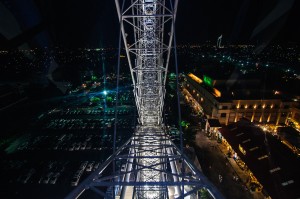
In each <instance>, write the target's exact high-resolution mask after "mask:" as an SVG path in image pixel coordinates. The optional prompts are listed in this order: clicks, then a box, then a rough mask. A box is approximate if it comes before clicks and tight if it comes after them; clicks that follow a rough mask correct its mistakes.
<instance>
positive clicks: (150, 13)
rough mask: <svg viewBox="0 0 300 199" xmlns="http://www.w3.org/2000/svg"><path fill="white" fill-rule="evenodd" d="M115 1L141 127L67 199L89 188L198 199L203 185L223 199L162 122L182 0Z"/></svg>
mask: <svg viewBox="0 0 300 199" xmlns="http://www.w3.org/2000/svg"><path fill="white" fill-rule="evenodd" d="M120 1H122V3H121V4H120V3H119V2H120ZM115 4H116V8H117V12H118V18H119V22H120V29H121V30H120V31H121V32H120V35H122V39H123V42H124V47H125V51H126V56H127V59H128V63H129V67H130V73H131V77H132V82H133V86H134V90H133V92H134V96H135V101H136V106H137V110H138V115H139V118H138V119H139V125H138V126H137V127H136V129H135V132H134V134H133V136H132V137H131V138H130V139H129V140H128V141H127V142H126V143H125V144H124V145H123V146H121V147H120V148H119V149H118V150H116V149H115V148H114V154H113V155H112V156H110V158H108V160H107V161H105V162H104V164H103V165H102V166H101V167H100V168H99V169H98V170H96V171H95V172H94V173H93V174H91V175H90V176H89V177H88V178H87V179H86V180H84V181H83V182H82V183H81V184H80V185H79V186H78V187H77V188H76V189H74V190H73V192H71V193H70V194H69V195H68V196H67V197H66V199H73V198H81V197H82V198H85V194H86V193H87V192H89V191H93V192H95V193H96V194H98V195H99V196H101V197H103V198H121V199H127V198H130V199H146V198H147V199H169V198H190V199H194V198H198V190H199V189H200V188H202V189H206V190H207V191H208V192H209V193H210V194H211V197H212V198H223V197H222V195H221V194H220V193H219V192H218V191H217V190H216V189H215V187H214V186H213V185H212V184H211V183H210V182H209V181H208V180H207V178H206V177H205V176H204V175H203V174H202V173H201V172H200V171H199V170H198V169H197V168H196V167H195V166H194V164H193V163H192V162H190V160H189V159H188V158H187V157H186V156H185V155H184V154H183V153H182V151H181V150H182V147H181V150H179V148H177V146H176V145H175V144H174V143H173V142H172V141H171V139H170V138H169V136H168V135H167V133H166V131H167V130H166V129H165V126H164V124H163V119H162V118H163V117H162V113H163V106H164V97H165V84H166V79H167V71H168V65H169V59H170V55H171V50H172V48H173V46H172V44H174V45H175V39H174V38H175V36H174V30H175V28H174V24H175V16H176V12H177V5H178V0H115ZM165 33H167V34H165ZM173 41H174V42H173ZM119 48H121V46H119ZM119 54H120V52H119ZM119 63H120V60H119V62H118V66H119ZM116 105H117V102H116ZM115 117H117V115H115ZM116 120H117V118H116ZM115 131H116V127H115ZM115 136H116V135H115V134H114V141H115ZM181 138H182V133H181ZM114 146H115V142H114ZM181 146H182V143H181Z"/></svg>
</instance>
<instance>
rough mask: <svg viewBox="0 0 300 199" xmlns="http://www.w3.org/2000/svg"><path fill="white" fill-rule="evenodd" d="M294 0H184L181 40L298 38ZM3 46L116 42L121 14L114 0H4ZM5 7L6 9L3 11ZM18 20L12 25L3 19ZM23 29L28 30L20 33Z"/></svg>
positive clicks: (179, 25)
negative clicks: (118, 14)
mask: <svg viewBox="0 0 300 199" xmlns="http://www.w3.org/2000/svg"><path fill="white" fill-rule="evenodd" d="M299 8H300V3H299V1H295V0H277V1H272V0H266V1H263V2H261V1H259V0H243V1H240V0H231V1H221V0H214V1H208V0H180V1H179V6H178V15H177V22H176V35H177V43H178V44H184V43H199V44H201V43H204V42H205V41H208V40H210V41H212V42H214V41H217V38H218V37H219V36H220V35H221V34H222V35H223V43H224V44H234V43H254V44H258V45H259V44H260V43H267V44H268V43H270V42H279V43H282V42H284V43H285V42H296V43H299V42H300V40H299V35H300V31H299V28H298V27H297V26H298V22H297V20H298V19H299V18H300V13H299V12H298V11H299ZM0 11H2V14H1V18H2V19H1V20H0V47H1V48H3V46H4V47H5V46H9V47H10V48H15V47H16V46H17V45H19V44H21V43H22V42H23V41H29V42H28V44H29V46H30V47H43V46H57V45H58V46H63V47H69V48H73V47H75V48H77V47H91V48H99V47H100V48H101V47H108V46H117V40H118V31H119V30H118V28H119V27H118V20H117V13H116V8H115V5H114V1H113V0H101V1H98V0H64V1H58V0H55V1H51V0H45V1H43V2H37V1H34V0H27V1H25V0H19V1H7V0H0ZM3 11H5V12H3ZM7 23H9V24H14V25H10V27H7V26H5V24H7ZM22 32H23V33H24V32H25V33H26V34H23V35H25V36H23V37H22V36H21V37H20V36H19V37H18V35H20V34H22Z"/></svg>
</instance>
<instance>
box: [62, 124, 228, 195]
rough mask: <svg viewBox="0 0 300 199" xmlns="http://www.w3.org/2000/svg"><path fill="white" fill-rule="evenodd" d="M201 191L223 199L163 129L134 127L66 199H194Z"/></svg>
mask: <svg viewBox="0 0 300 199" xmlns="http://www.w3.org/2000/svg"><path fill="white" fill-rule="evenodd" d="M144 133H147V135H148V136H150V137H151V136H152V135H153V136H155V137H156V138H157V139H156V141H151V142H150V143H148V141H147V140H148V138H147V137H143V136H141V134H144ZM143 143H147V145H143ZM113 163H116V164H117V165H119V168H118V170H117V171H116V172H115V173H112V172H111V168H112V164H113ZM124 166H125V167H124ZM105 174H106V175H105ZM201 188H205V189H207V190H208V191H209V193H210V194H211V196H212V198H223V197H222V196H221V195H220V194H219V192H218V191H217V190H216V189H215V188H214V186H213V185H212V184H211V183H210V182H209V181H208V180H207V178H206V177H205V176H204V175H203V174H202V173H201V172H200V171H198V169H197V168H196V167H195V166H194V164H193V163H192V162H190V160H189V159H188V158H187V157H186V156H185V155H184V154H182V153H181V151H180V150H179V148H178V147H177V146H176V145H175V144H174V143H173V142H172V141H171V140H170V138H169V136H167V135H166V133H165V129H164V128H163V127H161V126H159V127H157V126H151V127H149V126H148V127H144V126H138V127H137V129H136V132H135V133H134V135H133V136H132V137H131V138H130V139H129V140H128V141H127V142H126V143H125V144H124V145H123V146H121V147H120V148H119V149H118V150H117V151H116V153H115V154H113V155H112V156H111V157H110V158H108V160H107V161H105V163H104V164H103V165H102V166H101V167H100V168H99V169H98V170H96V171H95V172H94V173H93V174H91V175H90V176H89V177H88V178H87V179H86V180H84V181H83V182H82V183H81V184H80V185H79V186H78V187H77V188H76V189H74V190H73V192H71V193H70V194H69V195H68V196H67V197H66V199H73V198H81V197H82V198H85V194H86V193H87V192H90V191H93V192H95V193H96V194H98V195H99V196H102V197H103V198H113V196H115V197H117V196H118V197H120V198H128V196H131V197H132V198H138V199H141V198H153V199H156V198H186V197H187V198H198V190H199V189H201ZM109 190H112V191H111V192H110V191H109ZM113 192H114V194H113Z"/></svg>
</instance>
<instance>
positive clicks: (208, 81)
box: [203, 75, 213, 87]
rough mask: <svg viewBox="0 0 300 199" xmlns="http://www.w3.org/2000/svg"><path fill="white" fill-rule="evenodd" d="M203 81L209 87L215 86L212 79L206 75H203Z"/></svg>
mask: <svg viewBox="0 0 300 199" xmlns="http://www.w3.org/2000/svg"><path fill="white" fill-rule="evenodd" d="M203 81H204V83H205V84H206V85H207V86H210V87H212V86H213V85H212V82H213V81H212V79H211V78H210V77H208V76H206V75H203Z"/></svg>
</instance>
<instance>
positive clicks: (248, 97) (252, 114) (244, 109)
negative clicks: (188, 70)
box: [183, 74, 297, 125]
mask: <svg viewBox="0 0 300 199" xmlns="http://www.w3.org/2000/svg"><path fill="white" fill-rule="evenodd" d="M191 76H195V77H196V78H198V79H200V80H201V81H203V82H201V83H198V82H199V81H195V79H196V78H195V77H194V78H191ZM234 81H235V82H234ZM229 84H231V85H234V84H235V85H234V86H231V89H228V88H227V87H226V86H228V85H229ZM259 84H260V81H259V80H256V79H237V80H224V79H220V80H218V79H213V78H211V77H209V76H207V75H203V80H202V79H201V77H197V76H196V75H194V74H193V75H190V74H189V75H187V76H186V79H185V81H184V83H183V86H184V87H185V88H186V89H187V90H188V91H189V92H190V93H191V95H192V96H193V97H194V99H196V100H197V99H201V101H200V100H198V101H199V103H200V105H201V107H202V108H203V110H204V113H205V115H207V116H208V118H217V119H219V121H220V123H221V124H226V125H227V124H229V123H234V122H237V121H239V120H240V119H241V118H246V119H248V120H249V121H251V122H260V123H271V124H283V123H285V122H286V120H287V119H288V117H289V115H295V114H293V110H295V109H293V107H295V106H296V105H297V102H294V101H292V100H287V99H285V98H284V96H283V95H282V94H281V93H278V92H276V91H265V92H262V90H260V89H259ZM236 85H237V86H236ZM193 91H194V92H193Z"/></svg>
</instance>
